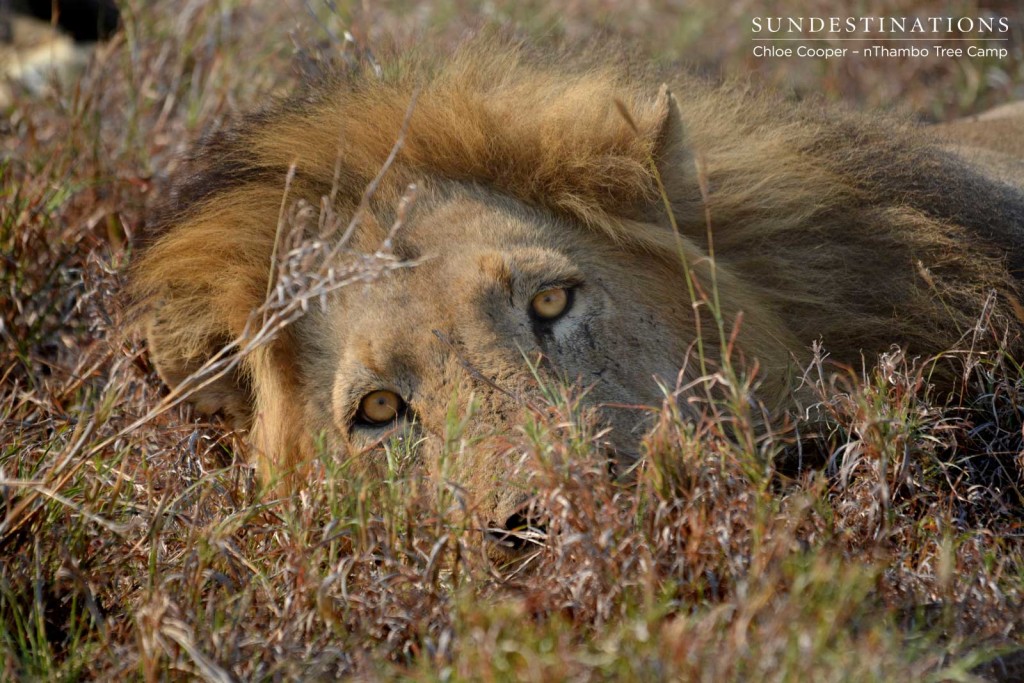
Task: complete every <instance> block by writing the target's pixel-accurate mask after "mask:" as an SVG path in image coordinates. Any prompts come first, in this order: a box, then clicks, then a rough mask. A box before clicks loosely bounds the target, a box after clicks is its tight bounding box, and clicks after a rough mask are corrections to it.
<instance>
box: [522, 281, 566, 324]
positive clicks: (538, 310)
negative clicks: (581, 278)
mask: <svg viewBox="0 0 1024 683" xmlns="http://www.w3.org/2000/svg"><path fill="white" fill-rule="evenodd" d="M530 307H531V308H532V309H533V312H534V314H535V315H536V316H537V317H538V318H540V319H541V320H554V319H555V318H557V317H558V316H560V315H562V314H563V313H565V312H566V310H568V308H569V290H567V289H564V288H562V287H553V288H551V289H545V290H544V291H543V292H539V293H538V294H537V295H536V296H534V297H533V301H531V302H530Z"/></svg>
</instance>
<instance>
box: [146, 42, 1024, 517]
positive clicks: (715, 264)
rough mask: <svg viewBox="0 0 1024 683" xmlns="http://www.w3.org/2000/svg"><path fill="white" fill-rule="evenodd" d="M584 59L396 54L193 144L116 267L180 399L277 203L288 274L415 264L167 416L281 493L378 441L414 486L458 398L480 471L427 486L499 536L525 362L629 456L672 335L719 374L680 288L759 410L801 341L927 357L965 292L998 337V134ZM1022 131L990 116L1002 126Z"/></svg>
mask: <svg viewBox="0 0 1024 683" xmlns="http://www.w3.org/2000/svg"><path fill="white" fill-rule="evenodd" d="M595 61H596V60H594V59H590V58H576V59H575V60H572V59H567V58H565V57H564V55H560V56H557V57H553V58H551V57H549V58H547V59H545V58H544V57H540V56H536V55H530V54H527V53H526V52H525V51H524V50H523V49H520V48H515V47H508V46H501V47H493V46H492V47H481V46H479V45H477V46H475V47H469V48H464V49H463V50H462V51H460V52H459V53H457V54H456V55H454V56H452V57H449V58H447V59H443V60H430V59H411V58H407V59H405V60H396V61H394V62H392V63H384V64H383V66H382V67H381V69H380V70H379V71H378V70H376V69H369V68H367V69H366V70H364V71H361V72H358V73H343V74H341V73H339V74H336V75H334V76H333V77H331V78H329V79H327V80H326V81H325V82H324V83H320V84H318V85H317V86H316V87H314V88H312V89H311V90H310V91H308V92H305V93H303V95H302V96H300V97H295V98H293V99H290V100H288V101H285V102H283V103H280V104H276V105H273V106H271V107H269V108H268V109H266V110H265V111H262V112H260V113H257V114H255V115H252V116H249V117H248V118H245V119H244V120H242V121H241V122H240V123H239V124H237V125H236V126H234V127H233V128H231V129H230V130H229V131H227V132H225V133H222V134H220V135H217V136H215V137H213V138H212V139H211V140H208V141H207V142H206V143H205V144H203V145H202V146H200V148H199V149H198V151H197V152H196V153H195V154H194V157H193V159H192V163H191V167H190V171H189V173H188V174H186V175H185V176H184V177H183V178H181V179H180V180H179V182H178V183H177V185H176V187H175V190H174V193H173V197H172V200H171V201H170V202H169V207H168V208H167V209H166V210H165V211H164V212H163V214H162V217H161V218H160V220H159V221H158V225H157V227H156V229H155V231H154V233H153V235H152V237H151V238H150V239H149V240H148V241H147V244H146V245H145V248H144V249H143V251H142V253H141V256H140V257H139V259H138V260H137V262H136V263H135V265H134V267H133V270H132V281H133V285H132V286H133V292H134V296H135V297H136V300H137V301H138V302H139V305H140V306H141V307H142V310H144V311H145V312H146V313H145V320H146V321H147V336H148V342H149V349H150V354H151V357H152V358H153V361H154V362H155V364H156V367H157V369H158V370H159V372H160V375H161V377H163V379H164V380H165V381H166V382H167V383H168V384H169V385H171V386H172V387H173V386H176V385H178V384H179V383H181V382H182V381H183V379H184V378H186V377H187V376H188V375H190V374H191V373H193V372H195V371H196V370H198V369H199V368H200V367H201V366H202V365H203V364H204V362H206V361H207V360H208V359H209V358H210V357H211V356H212V355H214V354H216V353H217V351H218V349H220V348H221V347H222V346H223V345H224V344H225V343H226V342H228V341H230V340H233V339H236V338H239V337H242V336H243V331H245V330H246V329H247V325H248V326H249V327H248V329H249V330H250V331H251V330H252V329H253V327H258V326H259V323H260V318H259V316H257V317H255V318H254V317H253V311H255V310H257V309H259V308H260V307H261V306H262V305H263V304H264V302H265V300H266V297H267V296H268V293H270V292H271V291H272V290H273V288H274V287H276V286H277V285H279V284H280V281H279V279H278V278H279V275H274V273H276V272H278V271H277V270H276V268H275V267H272V264H273V263H274V262H275V260H277V261H280V260H281V258H282V255H283V254H284V252H285V251H286V248H287V247H286V242H287V241H288V240H287V238H286V236H285V233H286V232H287V230H286V229H282V225H283V224H285V223H287V222H288V220H287V219H288V217H289V216H294V215H297V214H296V212H295V211H293V210H292V209H291V208H290V207H294V206H296V202H299V203H300V204H299V205H300V206H302V207H305V208H304V209H303V210H302V211H298V214H302V213H303V211H305V214H306V216H307V218H309V217H310V216H312V218H311V219H310V220H307V221H306V223H305V225H307V226H308V227H307V228H306V235H305V236H306V237H308V238H311V239H313V238H316V239H319V240H320V242H319V243H315V244H319V247H315V248H314V251H312V252H310V253H312V254H314V256H315V255H317V254H319V257H318V258H321V259H322V258H324V256H323V255H324V254H328V253H332V254H334V255H335V256H336V257H337V258H338V262H339V263H349V264H351V263H352V262H353V259H355V258H356V256H355V254H358V253H372V252H374V251H375V250H378V249H379V248H380V245H381V244H382V243H384V242H385V240H390V242H389V244H390V247H391V249H392V251H393V253H394V254H395V255H396V256H397V258H399V259H402V260H405V261H411V262H414V265H413V266H411V267H408V268H402V269H392V270H389V271H388V272H384V273H382V274H381V275H380V276H379V277H377V278H372V281H368V282H366V283H356V284H349V285H348V286H345V287H338V288H335V289H332V290H331V291H330V292H329V293H328V294H325V295H324V296H323V297H322V299H317V300H315V301H313V302H311V305H310V306H308V309H307V310H306V312H305V314H304V315H302V316H301V318H299V319H298V320H297V321H295V322H294V323H293V324H291V325H288V326H286V327H284V328H283V329H282V330H281V331H280V334H278V335H277V336H276V337H274V339H273V341H272V342H271V343H269V344H266V345H262V346H258V347H257V348H255V350H253V351H252V352H251V353H249V354H248V355H246V356H245V358H244V360H243V361H242V363H241V365H240V366H238V367H237V368H235V369H234V371H233V372H231V373H230V374H228V375H222V376H216V375H214V376H213V378H212V379H211V378H209V377H208V378H206V379H205V381H200V383H199V388H198V389H195V390H194V392H193V393H192V395H191V398H192V400H193V401H194V402H195V403H196V404H197V405H198V406H199V407H200V408H201V409H202V410H204V411H221V412H223V413H225V414H226V415H227V416H229V417H230V418H232V419H233V420H234V421H235V422H236V423H239V424H242V425H244V426H246V427H247V428H249V429H250V430H251V431H250V435H251V443H252V446H253V447H254V450H255V453H256V456H257V458H258V462H259V465H260V471H261V473H262V475H263V476H264V477H265V478H267V479H273V478H277V477H280V476H284V477H285V478H286V479H287V477H288V475H290V474H294V473H296V472H299V473H301V472H302V471H303V465H304V463H306V462H308V461H310V460H311V459H313V458H315V457H316V455H317V452H318V449H324V448H326V450H327V451H328V452H330V453H349V454H353V453H367V456H366V457H367V458H368V459H369V460H373V453H374V452H375V450H374V446H375V445H376V444H378V443H379V442H380V441H381V439H383V438H384V437H385V436H387V435H388V434H393V433H395V431H396V429H397V430H402V429H409V430H411V431H413V432H414V433H415V435H416V438H417V439H418V440H420V441H421V442H422V445H421V448H420V453H421V454H422V455H423V461H424V462H425V463H428V468H429V463H431V462H434V461H435V458H432V457H431V454H436V453H437V452H438V451H439V450H440V448H441V447H442V440H443V438H444V430H445V424H446V419H447V418H446V416H447V414H448V409H449V404H450V402H451V400H452V397H454V396H458V397H461V398H462V400H466V399H467V397H469V396H471V395H472V396H473V397H474V401H475V404H476V412H475V414H474V415H475V417H474V419H473V421H472V424H471V426H470V431H471V432H472V434H471V435H472V436H479V437H480V438H481V439H483V440H484V443H485V447H483V448H477V449H476V452H477V453H484V452H486V453H489V455H488V456H486V457H482V456H481V457H478V459H477V460H476V461H474V462H454V463H449V467H450V469H448V470H447V471H446V476H447V477H448V478H450V479H452V480H454V481H456V482H458V483H460V484H461V485H462V486H463V487H464V488H465V490H466V491H467V492H468V494H467V495H468V496H469V497H470V498H471V499H472V500H471V505H473V506H474V509H475V510H477V511H479V512H480V514H481V515H483V518H484V519H487V520H491V521H492V522H493V523H494V524H496V525H499V526H502V525H509V526H512V525H515V524H519V523H520V522H521V521H522V520H521V518H520V516H519V514H518V513H519V511H520V507H521V505H522V504H523V500H524V498H525V496H524V493H523V487H522V486H520V485H517V483H516V481H515V480H513V479H510V471H511V468H512V465H511V463H512V462H513V461H514V460H515V457H514V455H510V453H509V448H508V447H507V445H506V443H505V441H504V440H503V438H502V426H507V425H514V424H516V422H517V419H519V416H520V415H521V414H522V412H523V411H524V409H525V408H524V406H525V405H526V404H528V403H530V402H531V396H535V395H536V394H537V391H538V389H537V380H536V376H535V374H534V373H535V371H536V368H532V367H531V363H532V361H534V360H536V359H538V358H541V357H542V358H543V368H545V369H546V370H544V371H545V372H551V373H554V374H555V375H556V376H560V377H566V378H568V379H569V380H573V381H578V382H579V383H580V384H581V385H582V386H585V387H588V388H589V391H588V392H587V394H586V399H587V400H588V401H590V402H591V404H593V405H595V406H598V407H600V408H601V409H602V410H601V414H602V416H603V419H604V420H605V421H606V423H607V425H608V426H609V427H610V428H611V430H610V432H609V437H608V439H609V442H610V443H609V446H610V447H611V448H612V449H613V450H614V452H615V453H617V455H618V457H619V458H620V459H626V460H628V459H629V458H631V457H635V455H636V454H637V451H638V440H639V437H640V434H641V432H642V431H643V427H644V420H643V419H642V416H643V411H640V410H637V409H636V408H635V407H636V406H643V405H651V404H656V403H659V402H660V401H661V400H662V399H663V391H662V389H661V388H659V382H660V383H662V384H663V385H665V386H668V387H674V386H676V385H677V383H678V382H679V381H680V380H679V379H677V377H681V384H682V385H686V384H687V383H689V382H691V381H692V380H694V379H695V378H697V377H698V376H699V374H700V373H701V363H700V362H698V361H697V360H696V357H697V352H696V350H695V349H696V342H697V341H698V337H699V338H700V342H701V347H702V349H701V351H702V353H703V354H704V363H705V364H704V367H705V368H715V367H717V364H718V363H719V362H720V361H721V360H722V357H721V355H722V353H723V351H722V346H723V345H722V343H721V341H720V335H721V333H722V329H719V326H718V325H717V324H716V322H715V320H714V317H713V316H712V315H711V314H710V313H709V310H710V308H711V307H710V306H709V305H707V304H703V305H701V306H699V307H697V310H699V311H701V312H702V313H700V314H699V316H698V317H699V319H698V318H695V312H694V311H695V308H694V306H693V305H692V301H691V292H692V295H693V296H696V297H697V298H704V297H706V298H707V300H709V301H714V300H717V301H718V305H719V307H720V314H721V320H722V321H723V322H724V332H725V335H726V336H731V335H735V344H734V347H733V351H732V353H733V356H734V358H735V359H742V360H743V361H745V363H746V365H747V366H748V367H751V366H753V364H754V361H756V364H757V368H758V370H757V374H758V377H759V379H760V382H759V384H758V390H757V391H758V396H759V398H760V399H761V400H762V401H763V402H764V403H765V405H767V406H769V407H771V408H774V409H782V408H785V406H786V405H787V399H786V397H787V396H789V395H791V393H792V387H793V384H794V378H798V377H799V375H800V371H799V368H800V365H801V363H806V362H807V361H808V360H809V358H810V353H811V352H810V347H811V345H812V343H813V342H814V341H815V340H818V339H820V340H822V342H823V344H824V347H825V348H826V349H827V351H828V352H829V353H830V354H831V357H832V358H834V359H836V360H838V361H841V362H844V363H850V364H854V365H859V363H860V360H861V358H862V354H868V355H869V357H870V354H874V353H877V352H879V351H882V350H886V349H888V348H889V347H890V346H891V345H892V344H894V343H896V344H900V345H902V346H904V347H906V348H908V349H909V350H910V351H911V352H912V353H914V354H920V355H926V354H935V353H939V352H941V351H943V350H945V349H947V348H949V347H950V346H952V345H954V344H955V343H956V342H957V341H958V340H959V339H960V338H961V337H962V335H963V334H964V333H965V332H966V331H968V330H970V329H971V328H972V327H973V326H974V324H975V323H976V322H977V320H978V319H979V316H980V315H981V313H982V308H983V305H984V302H985V301H986V300H987V299H988V300H991V297H990V294H991V293H992V292H996V293H997V297H996V299H995V301H996V303H995V311H994V313H992V312H991V311H990V315H992V316H996V317H998V318H999V319H1000V320H1001V321H1002V324H1003V325H1004V329H1008V330H1010V332H1011V335H1015V334H1016V331H1017V327H1016V326H1017V325H1018V324H1019V323H1018V322H1017V321H1016V320H1015V319H1014V317H1013V315H1012V305H1013V304H1015V302H1016V299H1015V296H1016V295H1015V294H1014V292H1015V291H1016V287H1017V283H1016V279H1015V275H1016V274H1017V273H1019V272H1020V271H1021V269H1022V268H1024V192H1022V189H1021V186H1022V181H1024V162H1022V161H1021V160H1020V158H1021V157H1018V158H1011V157H1010V156H1009V155H1005V154H1000V153H998V152H996V151H990V150H986V149H985V147H986V146H989V147H992V148H994V149H995V150H999V149H1006V148H1008V147H1009V144H1008V143H1007V140H1006V138H1005V135H1006V133H1005V131H1002V130H1001V129H1000V134H999V137H997V138H995V139H993V138H992V137H986V136H985V131H986V125H987V124H986V123H985V122H981V123H974V124H972V123H971V122H961V123H958V124H954V125H953V126H952V127H951V128H948V129H946V130H945V132H942V131H936V130H935V129H920V128H916V127H913V126H909V125H905V124H903V123H901V122H899V121H894V120H890V119H889V118H885V117H882V116H878V115H858V114H853V113H849V112H847V111H844V110H842V109H839V108H833V107H827V106H823V105H821V104H817V103H810V104H807V103H805V104H792V103H788V102H783V101H781V100H779V99H777V98H774V97H771V96H767V95H760V94H751V93H750V92H748V91H747V90H746V89H744V88H737V87H722V88H716V87H711V86H708V85H706V84H704V83H702V82H699V81H697V80H693V79H690V78H687V77H685V76H674V77H672V78H671V79H669V80H670V83H671V87H666V86H661V87H660V88H659V85H658V84H659V80H653V79H650V78H648V77H647V76H646V75H644V74H643V73H639V74H638V73H637V70H636V69H635V68H632V67H627V66H623V65H615V64H611V65H609V64H600V63H595ZM1022 122H1024V116H1021V115H1019V113H1017V114H1014V115H1013V116H1011V117H1010V118H1007V119H1006V121H1004V122H1003V123H1001V124H1000V125H1001V126H1002V125H1004V124H1005V125H1006V126H1012V127H1013V129H1014V130H1016V131H1019V134H1020V135H1024V125H1022ZM944 135H946V136H951V135H956V136H958V137H960V138H963V139H969V140H970V142H971V146H970V147H966V146H965V147H963V148H960V149H958V148H957V147H956V143H955V142H951V141H950V140H949V138H948V137H947V138H943V136H944ZM1017 139H1018V140H1020V139H1021V138H1017ZM936 140H939V141H938V142H936ZM1013 151H1014V152H1017V153H1019V154H1022V156H1024V150H1022V149H1021V146H1020V144H1019V143H1018V144H1017V145H1016V148H1015V149H1013ZM389 156H391V157H393V158H390V159H389ZM382 171H383V172H382ZM378 175H379V177H378ZM410 184H415V186H416V192H415V198H414V200H413V201H412V202H403V201H402V198H403V197H404V196H405V195H406V192H407V188H408V187H409V186H410ZM368 187H369V188H370V190H371V191H370V192H366V190H367V188H368ZM364 193H366V198H365V200H364ZM361 204H362V207H361V208H360V206H361ZM668 206H670V207H671V213H672V215H671V217H670V216H669V213H668V209H667V207H668ZM357 212H358V214H359V215H358V216H357V215H356V214H357ZM328 219H329V220H328ZM396 223H397V225H396ZM328 224H333V225H335V227H334V228H333V229H328V228H326V227H325V225H328ZM339 225H340V228H339V227H338V226H339ZM344 233H347V234H344ZM709 236H710V237H709ZM342 239H346V240H347V242H345V243H344V248H339V247H338V244H339V241H340V240H342ZM316 249H319V251H316ZM712 251H713V254H712V253H711V252H712ZM711 256H713V259H712V258H710V257H711ZM346 259H347V261H346ZM310 263H311V265H310V267H314V266H316V267H319V266H317V262H316V261H311V262H310ZM341 267H342V266H339V268H341ZM691 278H692V279H691ZM268 279H269V280H270V281H269V282H268ZM1008 311H1009V312H1010V313H1009V314H1008V313H1007V312H1008ZM264 315H265V314H264ZM688 405H689V404H685V403H684V405H682V406H681V409H683V410H689V409H690V408H689V407H688ZM628 406H634V407H633V408H629V407H628ZM324 436H325V437H326V443H324V442H323V440H322V439H321V437H324ZM488 439H489V440H490V441H488Z"/></svg>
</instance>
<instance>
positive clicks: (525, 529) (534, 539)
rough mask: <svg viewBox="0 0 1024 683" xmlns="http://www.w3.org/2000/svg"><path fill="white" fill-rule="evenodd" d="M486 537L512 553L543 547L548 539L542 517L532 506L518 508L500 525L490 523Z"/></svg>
mask: <svg viewBox="0 0 1024 683" xmlns="http://www.w3.org/2000/svg"><path fill="white" fill-rule="evenodd" d="M487 535H488V537H490V539H491V540H492V541H493V542H495V543H497V544H498V545H501V546H502V547H504V548H508V549H509V550H512V551H514V552H524V551H528V550H536V549H538V548H540V547H541V546H543V545H544V543H545V542H546V541H547V538H548V532H547V526H546V525H545V524H544V519H543V516H542V515H540V514H539V513H538V512H537V511H536V510H535V509H534V507H533V505H525V506H523V507H521V508H519V509H518V510H516V511H515V512H513V513H512V514H511V515H509V516H508V518H507V519H506V520H505V522H504V523H503V524H501V525H498V524H494V523H492V524H491V525H490V528H489V529H488V530H487Z"/></svg>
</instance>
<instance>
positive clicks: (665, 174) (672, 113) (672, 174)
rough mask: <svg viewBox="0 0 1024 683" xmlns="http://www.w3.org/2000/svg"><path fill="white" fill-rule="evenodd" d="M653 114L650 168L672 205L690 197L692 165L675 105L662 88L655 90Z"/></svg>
mask: <svg viewBox="0 0 1024 683" xmlns="http://www.w3.org/2000/svg"><path fill="white" fill-rule="evenodd" d="M655 112H656V115H657V117H658V124H657V131H658V132H657V134H656V137H655V140H654V153H653V156H654V165H655V168H657V170H658V175H659V176H660V177H661V182H662V184H663V185H664V186H665V191H666V192H667V194H668V196H669V198H670V199H672V200H673V203H676V202H678V201H680V200H682V199H685V198H690V195H692V194H693V190H694V184H695V179H694V162H693V153H692V151H691V149H690V145H689V144H688V142H687V140H686V131H685V130H684V128H683V114H682V112H681V111H680V110H679V102H677V101H676V96H675V95H673V94H672V91H671V90H669V89H668V85H666V84H662V86H661V88H660V89H659V90H658V98H657V100H656V101H655Z"/></svg>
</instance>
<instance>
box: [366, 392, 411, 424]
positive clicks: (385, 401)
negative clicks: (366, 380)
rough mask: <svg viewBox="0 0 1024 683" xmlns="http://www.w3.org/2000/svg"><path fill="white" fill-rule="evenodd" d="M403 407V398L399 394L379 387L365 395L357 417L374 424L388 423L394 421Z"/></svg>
mask: <svg viewBox="0 0 1024 683" xmlns="http://www.w3.org/2000/svg"><path fill="white" fill-rule="evenodd" d="M401 409H402V399H401V397H399V395H398V394H396V393H395V392H393V391H388V390H387V389H379V390H377V391H371V392H370V393H368V394H367V395H366V396H363V400H361V401H360V402H359V412H358V413H357V414H356V419H357V420H359V421H361V422H366V423H368V424H372V425H379V424H386V423H388V422H392V421H394V419H395V418H396V417H398V412H399V411H400V410H401Z"/></svg>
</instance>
